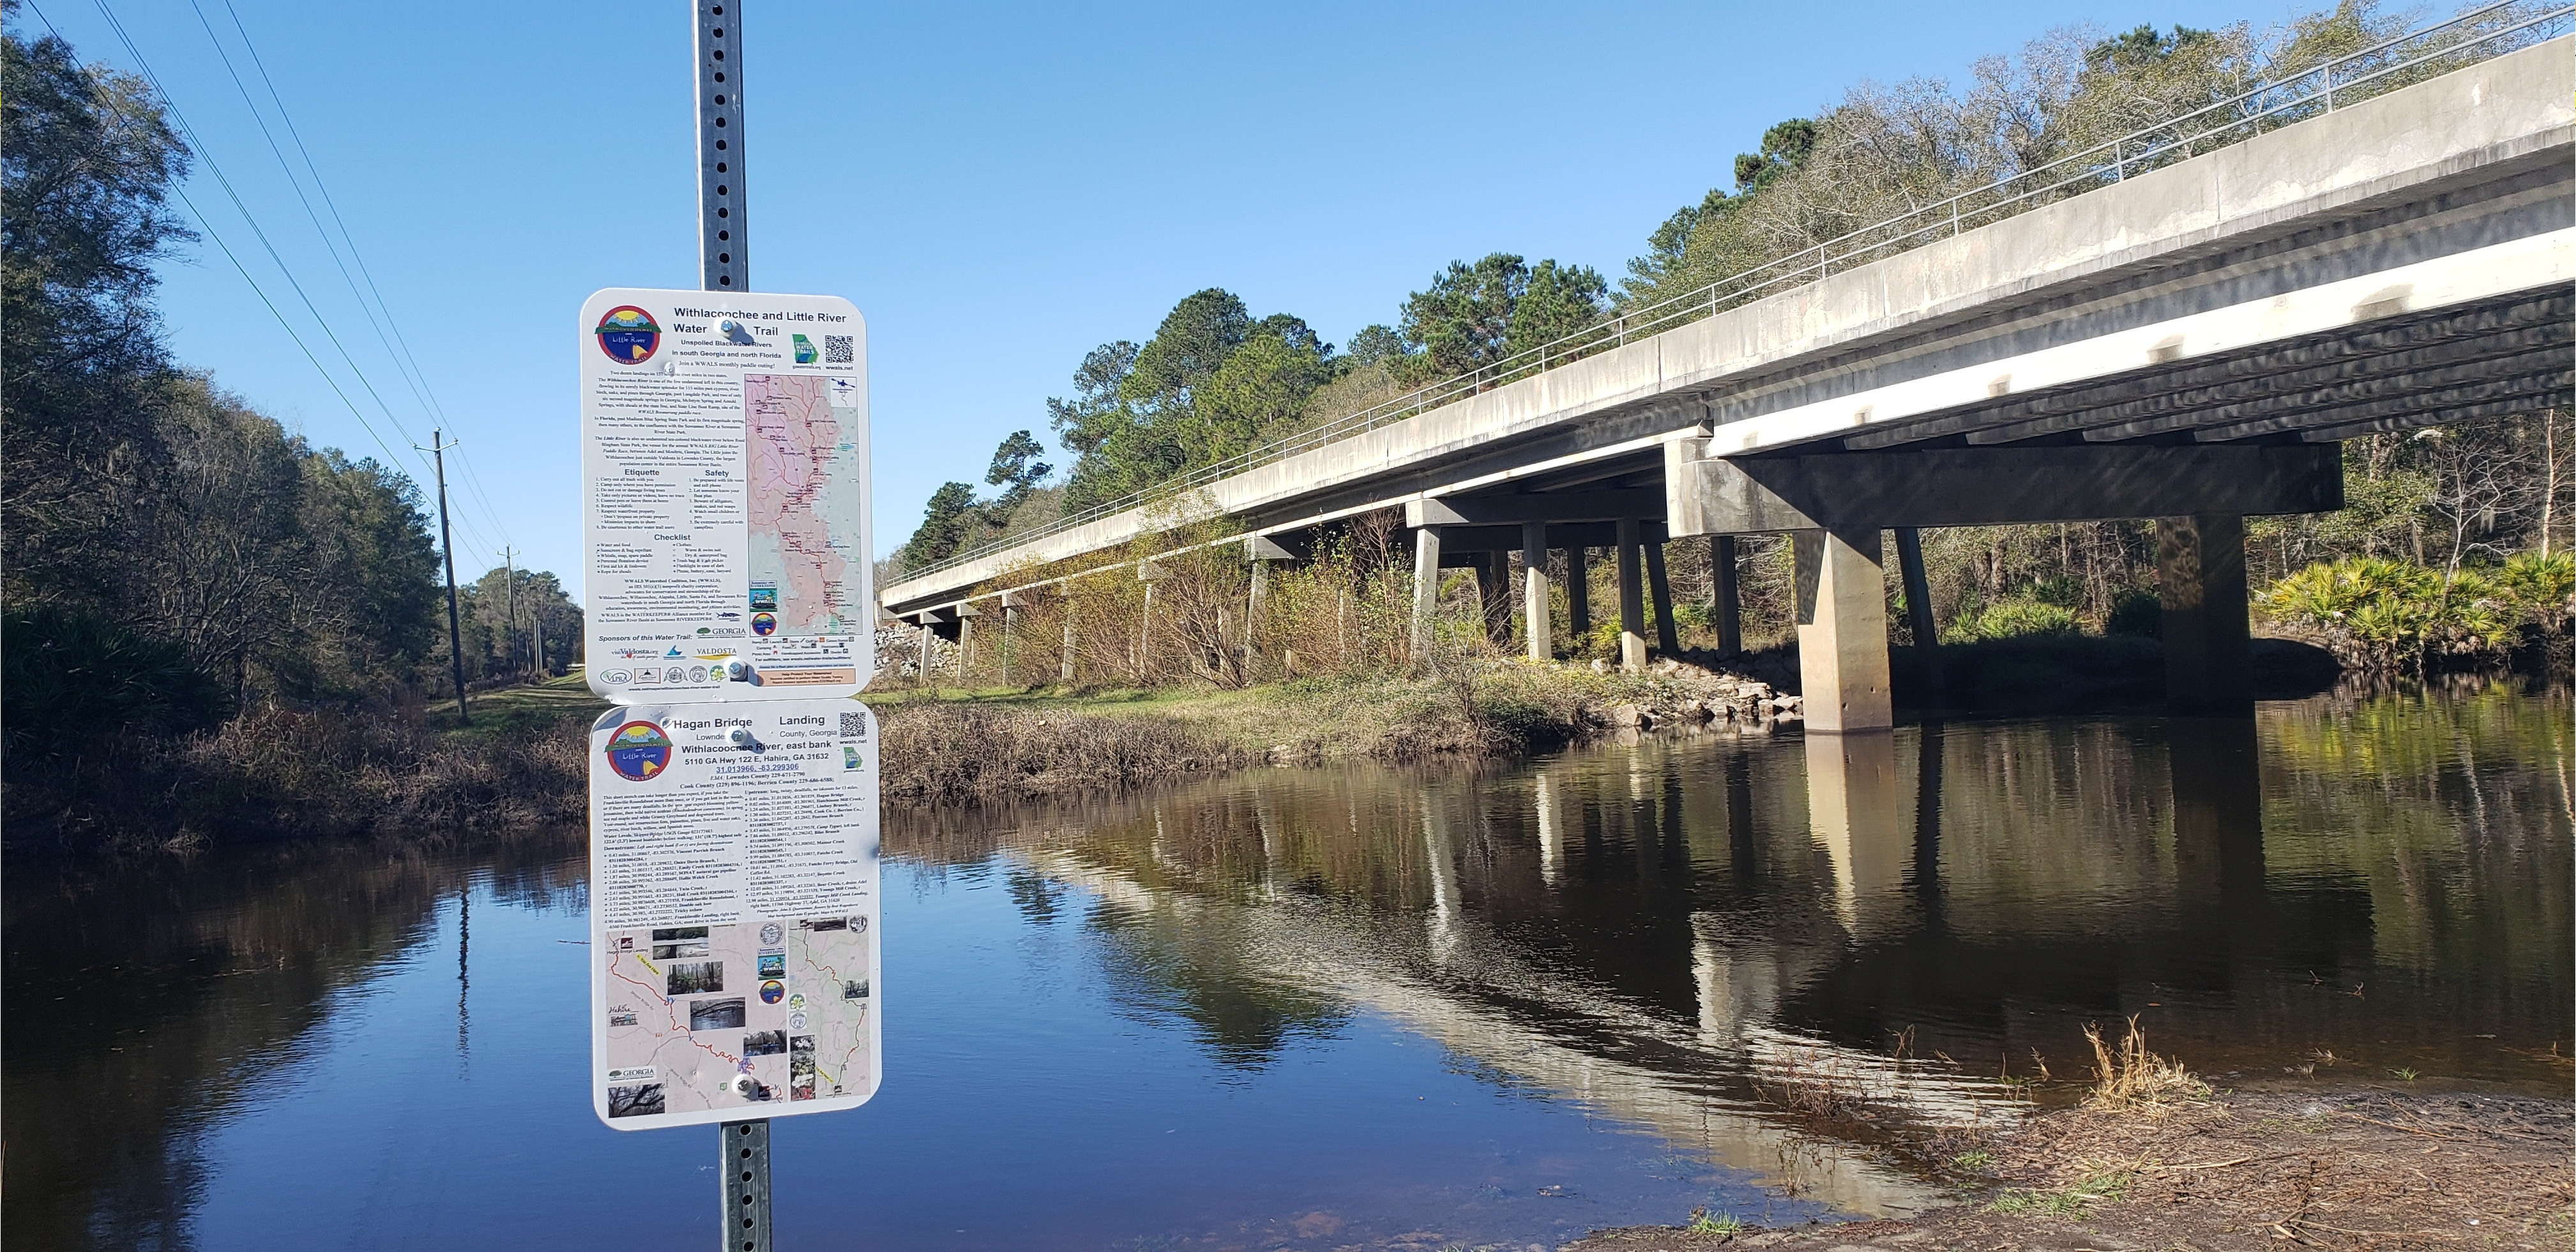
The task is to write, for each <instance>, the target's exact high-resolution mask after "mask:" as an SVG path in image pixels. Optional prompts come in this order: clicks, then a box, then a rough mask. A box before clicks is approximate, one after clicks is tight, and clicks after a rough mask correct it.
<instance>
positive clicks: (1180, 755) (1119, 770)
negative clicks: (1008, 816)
mask: <svg viewBox="0 0 2576 1252" xmlns="http://www.w3.org/2000/svg"><path fill="white" fill-rule="evenodd" d="M880 718H881V723H882V725H883V728H884V734H885V746H884V748H883V750H882V751H881V753H880V756H881V758H882V760H883V761H884V762H885V774H884V783H883V786H884V796H885V798H886V799H887V800H888V801H890V802H893V803H897V804H946V803H955V802H958V801H961V800H966V799H971V798H975V797H979V796H998V797H1016V796H1023V795H1038V794H1044V793H1047V792H1053V791H1062V790H1068V789H1076V788H1084V787H1118V786H1133V785H1135V784H1137V783H1141V782H1148V781H1151V780H1153V779H1156V778H1162V777H1168V776H1171V775H1174V774H1184V773H1189V772H1192V771H1195V770H1206V769H1225V768H1230V767H1233V766H1237V765H1242V764H1247V763H1248V759H1247V757H1246V754H1244V753H1242V752H1240V751H1238V750H1235V749H1232V748H1229V747H1227V746H1225V745H1224V744H1223V743H1221V742H1219V741H1217V740H1216V739H1215V738H1213V737H1211V736H1209V735H1206V734H1204V733H1202V732H1199V731H1197V730H1195V729H1193V728H1191V727H1189V726H1187V725H1184V724H1182V723H1180V722H1177V721H1174V720H1171V719H1169V718H1164V717H1155V716H1103V715H1085V714H1080V713H1073V712H1067V711H1064V710H1040V709H1007V708H993V707H989V706H981V705H972V704H935V703H919V704H899V705H893V706H890V707H887V708H884V709H882V710H881V711H880Z"/></svg>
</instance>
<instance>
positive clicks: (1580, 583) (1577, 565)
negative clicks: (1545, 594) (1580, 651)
mask: <svg viewBox="0 0 2576 1252" xmlns="http://www.w3.org/2000/svg"><path fill="white" fill-rule="evenodd" d="M1591 557H1592V549H1590V548H1581V547H1569V548H1567V549H1566V550H1565V629H1566V630H1567V631H1568V632H1569V633H1571V634H1572V635H1573V636H1574V642H1573V645H1572V646H1574V647H1578V648H1579V647H1582V646H1583V637H1584V636H1586V635H1589V634H1591V633H1592V560H1591Z"/></svg>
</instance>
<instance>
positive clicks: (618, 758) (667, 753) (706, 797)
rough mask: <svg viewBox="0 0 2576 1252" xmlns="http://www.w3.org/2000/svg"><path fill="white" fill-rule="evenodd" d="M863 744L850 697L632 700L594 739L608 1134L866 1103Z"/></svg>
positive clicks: (867, 795) (599, 1014)
mask: <svg viewBox="0 0 2576 1252" xmlns="http://www.w3.org/2000/svg"><path fill="white" fill-rule="evenodd" d="M876 751H877V733H876V721H875V719H874V717H873V716H872V715H871V714H870V713H869V712H868V708H867V706H866V705H864V704H861V703H859V702H858V701H856V700H849V699H839V700H797V701H792V702H778V701H769V702H763V703H759V704H731V703H726V704H651V705H633V706H629V707H626V708H619V709H611V710H609V712H608V715H607V716H605V717H602V718H601V719H599V721H598V723H597V724H596V725H594V726H593V727H592V728H591V732H590V865H591V876H590V896H591V898H590V958H591V977H590V985H591V1050H590V1054H591V1100H592V1103H593V1105H594V1107H595V1108H596V1109H597V1110H598V1113H599V1116H600V1119H601V1120H602V1121H605V1122H607V1123H608V1124H609V1125H610V1126H612V1127H614V1128H616V1129H619V1130H645V1129H651V1128H653V1127H658V1126H685V1125H691V1124H695V1123H701V1122H722V1121H739V1120H742V1119H744V1118H752V1117H784V1116H787V1115H789V1114H794V1113H826V1112H832V1111H835V1110H839V1109H846V1108H855V1107H857V1106H858V1105H861V1104H864V1103H866V1102H867V1099H868V1097H869V1096H871V1095H874V1094H875V1093H876V1089H877V1082H878V1079H879V1077H880V1075H881V1072H882V1069H883V1064H882V1059H881V1052H880V1049H879V1047H878V1044H879V1041H880V1034H881V1024H880V1018H879V1012H880V1006H881V1005H882V1004H883V1001H884V997H883V994H882V988H881V986H880V981H879V964H878V944H877V939H878V928H877V759H876Z"/></svg>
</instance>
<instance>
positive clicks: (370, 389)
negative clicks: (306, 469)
mask: <svg viewBox="0 0 2576 1252" xmlns="http://www.w3.org/2000/svg"><path fill="white" fill-rule="evenodd" d="M93 2H94V3H96V4H97V6H98V11H99V16H101V17H103V18H105V19H107V26H108V29H109V31H111V32H112V33H114V34H115V36H116V39H117V42H118V43H120V44H123V45H124V46H125V52H126V55H128V56H130V57H133V58H134V64H135V66H136V68H138V69H140V70H142V72H143V79H144V81H145V82H147V83H150V84H151V86H152V90H153V91H154V93H155V94H157V95H159V96H160V97H161V104H162V107H164V108H166V109H168V110H169V111H170V116H171V118H172V119H173V120H175V121H176V122H178V123H179V133H180V134H182V135H183V136H185V137H186V138H187V141H188V146H189V147H190V148H191V149H192V150H194V151H195V152H196V154H197V156H198V158H199V159H201V160H203V161H204V162H205V163H206V170H207V172H209V173H211V174H213V175H214V176H215V184H216V185H217V186H219V187H221V188H223V190H224V196H225V197H226V198H227V199H229V200H231V201H232V204H233V209H234V211H235V212H237V213H239V214H241V217H242V221H243V222H244V223H245V224H247V225H248V226H249V227H250V231H251V235H252V237H253V238H256V239H258V240H259V245H260V248H261V249H262V250H263V251H265V252H267V253H268V259H269V261H270V263H272V264H274V265H275V266H276V267H277V270H278V273H279V274H280V275H281V276H283V277H284V278H285V279H286V285H287V286H288V287H290V288H292V289H293V290H294V292H295V295H296V298H297V299H299V300H301V301H302V302H303V303H304V311H305V312H307V313H309V314H311V315H312V316H313V320H314V322H315V324H316V325H318V326H319V327H320V328H321V331H322V335H323V337H324V338H326V339H328V340H330V341H331V346H332V348H334V349H335V350H337V351H338V352H339V354H340V360H341V361H342V362H343V363H344V364H346V365H347V366H348V367H349V372H350V373H351V374H354V375H356V376H357V379H358V385H359V386H360V387H362V388H364V389H365V390H366V392H367V395H368V397H369V398H371V399H373V400H374V401H375V402H376V407H377V408H378V409H379V410H381V411H382V412H383V413H384V415H385V420H386V421H387V422H389V423H391V424H392V426H393V428H394V431H395V433H397V434H399V435H401V436H402V437H403V439H404V440H405V441H406V442H409V441H410V440H411V432H410V431H408V430H406V429H404V427H403V424H402V419H401V418H400V417H397V416H395V414H394V411H393V406H392V405H389V404H386V403H385V398H384V396H383V395H381V394H379V393H378V392H377V391H376V385H375V383H374V382H373V381H371V380H369V379H368V377H367V372H366V371H365V370H364V369H361V368H360V367H359V365H358V361H357V358H356V357H354V356H351V355H350V354H349V349H348V345H346V344H343V343H341V342H340V336H339V333H338V332H337V331H334V330H332V329H331V319H329V318H327V317H324V316H323V315H322V310H321V309H320V308H319V307H318V306H316V305H315V304H314V303H313V297H312V295H311V294H310V293H308V292H306V291H305V290H304V284H303V283H302V282H300V281H298V280H297V279H296V277H295V271H294V269H293V268H291V267H289V266H288V265H287V264H286V259H285V258H284V257H282V256H280V255H278V251H277V245H276V244H274V243H272V242H270V240H269V238H268V232H267V231H266V230H264V229H262V228H261V227H260V224H259V218H258V216H257V215H255V214H253V213H252V212H251V211H250V206H249V205H247V204H245V203H243V201H242V197H241V193H240V192H239V191H238V190H236V189H235V188H234V187H233V184H232V179H230V178H228V177H226V176H225V174H224V170H223V166H222V165H221V164H219V163H217V162H216V160H215V158H214V154H213V152H212V151H211V150H210V149H209V148H208V147H207V146H206V144H205V142H204V141H203V140H202V139H200V138H198V136H197V130H196V128H195V127H194V126H191V125H190V124H189V123H188V116H187V114H186V113H185V112H183V111H182V110H181V109H180V108H179V104H178V101H177V100H176V99H174V98H173V97H172V96H171V95H170V92H169V89H168V88H166V87H163V86H162V85H161V78H160V76H159V75H158V74H155V73H153V72H152V63H151V62H150V61H148V60H146V59H144V56H143V50H142V49H141V48H139V47H137V46H135V43H134V39H133V37H132V36H131V35H128V34H127V33H126V31H125V25H124V23H122V22H119V21H118V20H117V19H116V13H115V11H114V10H111V9H109V8H108V7H107V0H93ZM51 25H52V23H50V22H48V23H47V26H49V27H50V26H51ZM181 198H182V199H183V200H185V195H184V193H183V194H182V197H181ZM190 211H191V212H194V211H195V207H194V205H193V204H191V205H190ZM197 216H198V220H199V221H200V222H204V221H205V215H204V214H202V213H200V214H198V215H197ZM208 230H209V232H210V233H211V231H212V227H211V225H209V226H208ZM225 252H226V255H227V256H229V255H230V254H231V250H230V249H229V248H227V249H225ZM234 266H235V268H240V261H239V260H238V259H235V261H234ZM243 273H244V276H245V277H247V276H248V271H247V270H244V271H243ZM262 298H263V300H265V296H264V295H263V297H262ZM270 311H271V312H272V313H274V312H275V311H276V307H275V306H274V305H271V306H270ZM280 320H281V321H283V319H282V318H281V319H280ZM289 333H292V331H291V330H290V332H289ZM301 342H302V341H301V340H300V339H299V340H298V343H299V345H300V344H301ZM305 355H306V356H307V357H308V358H310V357H312V356H313V353H312V351H311V350H310V349H307V350H306V352H305ZM314 366H315V368H316V369H319V368H321V363H320V361H319V360H316V361H315V362H314ZM327 374H328V371H325V375H326V376H327ZM332 390H334V391H339V386H338V384H337V383H336V382H335V383H334V384H333V385H332ZM340 398H341V401H342V402H343V403H347V404H349V411H350V412H351V413H352V414H357V413H358V408H357V405H356V404H354V403H350V402H349V399H348V395H347V393H345V392H342V393H341V397H340ZM358 421H359V424H360V425H366V424H367V423H366V418H365V416H364V415H359V417H358ZM369 433H370V434H372V433H374V432H373V428H372V427H370V428H369ZM377 442H378V443H380V444H381V443H382V442H383V440H381V439H379V440H378V441H377ZM415 446H417V445H415ZM387 455H391V450H390V449H388V450H387ZM413 459H414V460H419V459H420V458H419V457H418V456H417V455H415V456H414V458H413ZM425 465H426V463H425V462H424V466H425Z"/></svg>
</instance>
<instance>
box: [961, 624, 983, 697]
mask: <svg viewBox="0 0 2576 1252" xmlns="http://www.w3.org/2000/svg"><path fill="white" fill-rule="evenodd" d="M978 616H980V615H979V614H978V613H977V612H976V610H975V606H974V605H971V604H961V605H958V606H957V685H958V686H960V687H963V686H965V685H966V667H967V665H969V664H971V663H972V662H973V661H974V659H975V619H976V617H978Z"/></svg>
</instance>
